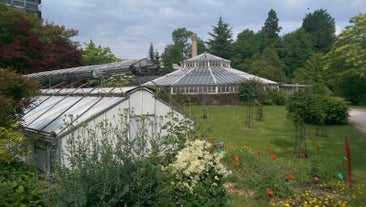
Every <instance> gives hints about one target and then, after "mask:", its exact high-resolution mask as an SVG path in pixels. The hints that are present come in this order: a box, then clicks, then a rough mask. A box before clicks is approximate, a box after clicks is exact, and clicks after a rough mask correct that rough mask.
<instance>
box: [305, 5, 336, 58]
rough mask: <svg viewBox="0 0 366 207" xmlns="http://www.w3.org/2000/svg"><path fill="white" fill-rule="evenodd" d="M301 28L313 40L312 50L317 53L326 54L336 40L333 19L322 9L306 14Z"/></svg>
mask: <svg viewBox="0 0 366 207" xmlns="http://www.w3.org/2000/svg"><path fill="white" fill-rule="evenodd" d="M302 28H304V29H305V32H307V33H309V34H312V35H313V37H314V38H315V42H314V43H315V44H314V48H315V50H316V51H317V52H322V53H326V52H328V51H329V50H330V48H331V47H332V44H333V43H334V41H335V39H336V36H335V31H336V30H335V21H334V18H333V17H332V16H331V15H330V14H329V13H328V12H327V11H326V10H324V9H319V10H316V11H314V12H313V13H309V14H306V17H305V18H304V19H303V23H302Z"/></svg>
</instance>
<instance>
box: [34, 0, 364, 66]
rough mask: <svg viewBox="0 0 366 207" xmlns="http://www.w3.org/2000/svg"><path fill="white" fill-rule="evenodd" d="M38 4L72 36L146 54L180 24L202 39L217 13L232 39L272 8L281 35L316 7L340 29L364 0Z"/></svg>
mask: <svg viewBox="0 0 366 207" xmlns="http://www.w3.org/2000/svg"><path fill="white" fill-rule="evenodd" d="M41 9H42V17H43V19H44V20H47V21H48V22H53V23H55V24H58V25H64V26H65V27H66V28H73V29H77V30H79V35H78V36H77V37H75V38H73V40H74V41H79V42H80V43H83V42H89V40H93V41H94V43H95V44H96V45H101V46H102V47H109V48H110V49H111V50H112V52H113V53H114V54H115V55H116V56H117V57H120V58H123V59H131V58H143V57H147V55H148V49H149V46H150V43H152V44H153V46H154V49H155V50H157V51H158V52H159V53H160V54H161V53H162V52H163V50H164V48H165V46H166V45H168V44H171V43H172V36H171V34H172V32H173V31H174V30H175V29H177V28H181V27H185V28H186V29H187V30H190V31H192V32H195V33H197V35H198V37H200V38H201V39H203V40H204V41H207V40H208V39H210V36H209V35H208V32H212V26H216V25H217V22H218V19H219V17H220V16H222V18H223V21H224V22H226V23H228V24H229V25H230V26H231V27H232V31H233V38H234V39H236V36H237V34H238V33H240V32H241V31H243V30H244V29H251V30H253V31H255V32H257V31H258V30H259V29H260V28H261V27H262V26H263V24H264V21H265V20H266V18H267V16H268V12H269V10H270V9H274V10H275V11H276V13H277V17H278V18H279V25H280V26H281V27H282V31H281V34H282V35H283V34H286V33H289V32H292V31H294V30H296V29H298V28H299V27H300V26H301V24H302V20H303V18H304V17H305V15H306V14H308V13H312V12H314V11H315V10H318V9H325V10H327V12H328V13H329V14H330V15H331V16H332V17H333V18H334V19H335V22H336V27H337V33H340V32H341V30H343V29H344V27H345V26H346V25H349V19H350V18H351V17H353V16H355V15H357V14H360V13H363V12H365V11H366V0H66V1H65V0H44V1H42V5H41Z"/></svg>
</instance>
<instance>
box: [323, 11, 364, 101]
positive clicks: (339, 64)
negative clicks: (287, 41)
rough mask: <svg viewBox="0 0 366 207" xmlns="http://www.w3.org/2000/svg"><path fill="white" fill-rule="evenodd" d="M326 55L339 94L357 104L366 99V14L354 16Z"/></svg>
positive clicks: (328, 69)
mask: <svg viewBox="0 0 366 207" xmlns="http://www.w3.org/2000/svg"><path fill="white" fill-rule="evenodd" d="M350 23H351V25H349V26H347V27H346V29H345V30H343V31H342V33H341V34H340V35H339V37H338V39H337V41H336V42H335V43H334V45H333V47H332V50H331V51H329V53H328V54H327V55H326V56H325V58H326V63H327V64H326V70H327V72H328V73H329V74H331V75H330V76H329V80H330V81H331V83H332V85H333V90H334V92H335V93H336V94H338V95H340V96H343V97H346V98H347V99H348V100H349V101H351V102H352V103H354V104H358V103H360V102H364V101H366V95H365V94H366V87H365V86H366V84H365V83H366V78H365V77H366V38H365V37H366V13H365V14H360V15H357V16H354V17H352V18H351V20H350Z"/></svg>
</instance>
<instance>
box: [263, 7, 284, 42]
mask: <svg viewBox="0 0 366 207" xmlns="http://www.w3.org/2000/svg"><path fill="white" fill-rule="evenodd" d="M281 29H282V28H281V27H280V26H279V25H278V17H277V13H276V11H275V10H273V9H271V10H270V11H269V12H268V17H267V19H266V21H265V22H264V26H263V27H262V30H263V31H264V32H265V33H266V34H267V35H268V38H269V39H275V38H278V33H279V32H280V31H281Z"/></svg>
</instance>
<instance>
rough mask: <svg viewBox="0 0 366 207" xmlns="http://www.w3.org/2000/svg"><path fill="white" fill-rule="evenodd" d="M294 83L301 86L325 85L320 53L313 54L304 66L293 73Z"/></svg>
mask: <svg viewBox="0 0 366 207" xmlns="http://www.w3.org/2000/svg"><path fill="white" fill-rule="evenodd" d="M294 79H295V82H296V83H303V84H315V83H317V84H325V72H324V61H323V55H322V53H313V54H312V55H311V56H310V58H309V59H308V60H307V61H306V62H305V64H304V66H303V67H302V68H300V69H298V70H297V71H296V72H295V78H294Z"/></svg>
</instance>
